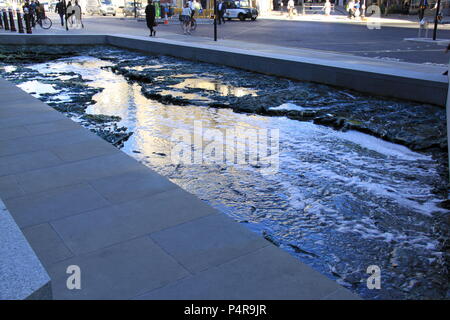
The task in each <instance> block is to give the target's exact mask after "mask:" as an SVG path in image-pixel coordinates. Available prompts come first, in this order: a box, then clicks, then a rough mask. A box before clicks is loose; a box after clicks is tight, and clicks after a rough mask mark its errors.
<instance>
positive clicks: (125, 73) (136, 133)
mask: <svg viewBox="0 0 450 320" xmlns="http://www.w3.org/2000/svg"><path fill="white" fill-rule="evenodd" d="M2 49H3V50H4V51H6V52H11V51H8V50H12V49H11V48H7V47H3V48H0V52H1V51H2ZM23 50H24V49H23ZM26 50H30V49H29V48H27V49H26ZM36 50H38V49H36ZM57 50H58V51H57V53H58V54H57V55H56V56H55V57H51V59H50V58H48V59H47V60H46V61H45V59H43V58H42V57H41V59H40V60H39V61H37V62H34V61H32V60H31V61H26V62H25V63H24V62H23V60H26V59H22V60H15V61H14V60H11V61H4V62H3V63H1V64H0V75H1V76H2V77H4V78H7V79H9V80H11V81H14V82H16V83H17V84H18V85H19V86H20V87H21V88H22V89H23V90H25V91H27V92H30V93H32V94H33V95H35V96H36V97H38V98H39V99H41V100H43V101H45V102H47V103H48V104H49V105H51V106H53V107H54V108H56V109H58V110H60V111H62V112H65V113H66V114H67V115H68V116H69V117H71V118H72V119H74V121H79V122H81V123H82V124H83V125H85V126H87V127H88V128H90V129H91V130H93V131H95V132H97V133H98V134H100V135H101V136H103V137H105V138H106V139H107V140H108V139H109V140H108V141H111V142H113V143H116V145H118V146H119V147H122V150H123V151H124V152H126V153H128V154H129V155H131V156H133V157H135V158H136V159H138V160H139V161H141V162H142V163H144V164H146V165H147V166H149V167H151V168H153V169H155V170H156V171H157V172H159V173H160V174H162V175H164V176H166V177H168V178H169V179H170V180H172V181H173V182H175V183H176V184H178V185H180V186H181V187H182V188H184V189H185V190H187V191H189V192H191V193H193V194H196V195H197V196H199V197H200V198H201V199H203V200H204V201H207V202H209V203H210V204H211V205H213V206H214V207H216V208H218V209H219V210H221V211H223V212H225V213H226V214H228V215H230V216H231V217H232V218H234V219H235V220H236V221H238V222H240V223H243V224H245V225H246V226H248V227H249V228H250V229H251V230H253V231H255V232H258V233H260V234H261V235H262V236H264V237H266V239H268V240H269V241H271V242H273V243H274V244H275V245H278V246H280V247H281V248H283V249H285V250H287V251H289V252H290V253H291V254H292V255H294V256H296V257H297V258H298V259H300V260H301V261H303V262H305V263H307V264H309V265H311V266H312V267H314V268H315V269H316V270H318V271H320V272H321V273H323V274H325V275H327V276H329V277H331V278H333V279H336V281H338V282H339V283H341V284H343V285H344V286H346V287H348V288H350V289H351V290H353V291H355V292H357V293H359V294H361V295H362V296H363V297H365V298H375V299H376V298H397V299H404V298H445V297H448V296H447V295H448V293H447V292H448V261H447V260H446V259H448V252H447V251H448V247H446V246H448V224H447V223H448V220H446V219H448V211H447V210H446V209H444V208H443V205H442V203H443V201H444V200H446V178H445V160H444V158H445V157H444V156H443V152H442V150H445V147H446V146H445V144H446V141H445V112H444V110H443V109H440V108H438V107H435V106H427V105H418V104H413V103H407V102H401V101H392V100H388V99H381V98H376V97H369V96H364V95H360V94H357V93H354V92H350V91H346V90H340V89H336V88H331V87H328V86H322V85H317V84H310V83H302V82H293V81H289V80H286V79H281V78H275V77H269V76H264V75H257V74H254V73H250V72H243V71H239V70H235V69H231V68H225V67H221V66H215V65H209V64H201V63H194V62H188V61H182V60H177V59H174V58H170V57H164V56H147V55H144V54H141V53H136V52H130V51H124V50H118V49H113V48H107V47H94V48H78V49H76V50H75V49H73V48H71V49H62V48H61V47H58V49H57ZM19 52H20V50H19ZM87 115H93V116H91V117H90V116H87ZM98 115H101V116H98ZM299 120H302V121H299ZM199 122H201V125H202V128H203V130H207V129H219V130H221V131H222V132H224V133H225V132H226V130H227V129H228V130H230V129H234V128H246V129H257V130H264V129H267V130H273V129H278V130H279V132H280V136H279V153H278V154H277V156H278V159H279V170H278V172H277V173H276V174H263V173H262V171H261V166H259V165H249V164H243V165H242V164H234V163H224V162H220V161H219V162H217V163H200V164H176V163H174V162H173V161H172V159H171V150H172V147H173V144H172V142H171V137H172V134H173V132H174V130H176V129H180V128H182V129H184V130H186V131H187V132H193V131H194V130H195V129H194V123H197V124H198V123H199ZM105 132H106V133H105ZM131 133H132V134H131ZM367 133H370V134H367ZM394 142H396V143H394ZM370 265H378V266H379V267H380V268H381V270H382V288H381V290H368V289H367V287H366V279H367V277H368V276H369V275H368V274H366V269H367V267H368V266H370Z"/></svg>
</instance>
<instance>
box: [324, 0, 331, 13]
mask: <svg viewBox="0 0 450 320" xmlns="http://www.w3.org/2000/svg"><path fill="white" fill-rule="evenodd" d="M323 11H324V13H325V16H327V17H328V16H329V15H330V14H331V2H330V0H326V1H325V4H324V5H323Z"/></svg>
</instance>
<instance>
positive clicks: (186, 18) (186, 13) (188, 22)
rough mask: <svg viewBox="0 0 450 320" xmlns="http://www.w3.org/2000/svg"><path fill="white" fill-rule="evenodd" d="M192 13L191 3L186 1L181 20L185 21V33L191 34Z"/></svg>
mask: <svg viewBox="0 0 450 320" xmlns="http://www.w3.org/2000/svg"><path fill="white" fill-rule="evenodd" d="M191 15H192V10H191V6H190V3H186V4H185V5H184V8H183V10H182V11H181V21H182V22H183V31H184V34H191V19H192V18H191Z"/></svg>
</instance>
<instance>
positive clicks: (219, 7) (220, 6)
mask: <svg viewBox="0 0 450 320" xmlns="http://www.w3.org/2000/svg"><path fill="white" fill-rule="evenodd" d="M224 5H225V4H224V2H223V1H222V0H220V1H219V3H218V4H217V17H218V18H219V21H218V23H219V24H222V22H223V23H225V18H224V17H223V16H224V14H225V11H224V10H223V7H224Z"/></svg>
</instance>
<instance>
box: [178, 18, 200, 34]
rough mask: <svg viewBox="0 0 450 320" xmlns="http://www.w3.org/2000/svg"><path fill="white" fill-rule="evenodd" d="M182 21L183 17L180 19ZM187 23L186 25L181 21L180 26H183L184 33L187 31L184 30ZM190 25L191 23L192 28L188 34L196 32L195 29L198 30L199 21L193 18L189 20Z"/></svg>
mask: <svg viewBox="0 0 450 320" xmlns="http://www.w3.org/2000/svg"><path fill="white" fill-rule="evenodd" d="M180 19H181V17H180ZM185 23H186V21H184V20H182V19H181V23H180V26H181V30H183V32H184V31H185V29H184V25H185ZM189 23H190V28H189V29H188V30H187V31H188V32H192V31H195V29H197V20H195V18H194V17H191V18H190V20H189Z"/></svg>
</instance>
